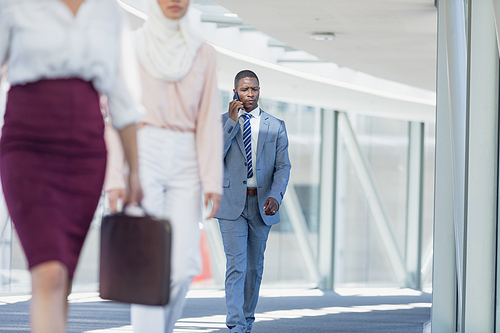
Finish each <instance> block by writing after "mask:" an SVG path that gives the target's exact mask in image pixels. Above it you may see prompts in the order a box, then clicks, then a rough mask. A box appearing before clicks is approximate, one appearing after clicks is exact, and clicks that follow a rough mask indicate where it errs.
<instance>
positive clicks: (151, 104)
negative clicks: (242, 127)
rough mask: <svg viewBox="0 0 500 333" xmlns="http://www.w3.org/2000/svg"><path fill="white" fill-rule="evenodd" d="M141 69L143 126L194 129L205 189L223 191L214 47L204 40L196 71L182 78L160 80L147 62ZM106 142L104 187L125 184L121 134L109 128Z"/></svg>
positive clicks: (117, 187)
mask: <svg viewBox="0 0 500 333" xmlns="http://www.w3.org/2000/svg"><path fill="white" fill-rule="evenodd" d="M140 72H141V84H142V105H143V106H144V107H145V113H144V115H143V117H142V118H141V119H140V120H139V124H141V125H145V124H147V125H151V126H156V127H161V128H166V129H169V130H173V131H181V132H193V133H195V137H196V152H197V158H198V165H199V170H200V179H201V183H202V186H203V190H204V192H205V193H216V194H222V121H221V111H220V100H219V98H220V97H219V91H218V89H217V82H216V54H215V50H214V49H213V48H212V47H211V46H210V45H208V44H207V43H203V44H202V45H201V47H200V48H199V50H198V54H197V55H196V57H195V59H194V62H193V65H192V66H191V70H190V71H189V72H188V74H187V75H186V76H185V77H183V78H182V79H180V80H179V81H177V82H167V81H164V80H160V79H156V78H154V77H152V76H151V75H150V74H149V73H148V72H146V70H145V69H144V68H142V66H141V69H140ZM106 143H107V146H108V170H107V175H106V183H105V188H106V190H111V189H122V188H125V182H124V179H123V169H124V155H123V151H122V149H121V145H120V142H119V139H118V135H117V133H116V132H114V131H113V130H112V128H111V127H110V126H107V129H106Z"/></svg>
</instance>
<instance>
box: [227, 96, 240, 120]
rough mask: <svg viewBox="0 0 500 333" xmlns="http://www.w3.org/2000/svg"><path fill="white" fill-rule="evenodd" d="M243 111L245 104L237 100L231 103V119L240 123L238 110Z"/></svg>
mask: <svg viewBox="0 0 500 333" xmlns="http://www.w3.org/2000/svg"><path fill="white" fill-rule="evenodd" d="M239 109H243V103H242V102H240V101H237V100H232V101H231V102H230V103H229V118H231V119H232V120H234V121H235V122H238V110H239Z"/></svg>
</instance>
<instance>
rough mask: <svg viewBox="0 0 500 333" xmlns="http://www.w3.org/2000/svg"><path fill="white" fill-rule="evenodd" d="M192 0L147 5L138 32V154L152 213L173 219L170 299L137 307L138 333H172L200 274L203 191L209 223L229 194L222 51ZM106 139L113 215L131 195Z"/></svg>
mask: <svg viewBox="0 0 500 333" xmlns="http://www.w3.org/2000/svg"><path fill="white" fill-rule="evenodd" d="M188 5H189V0H148V21H146V22H145V23H144V25H143V26H142V27H141V28H140V29H139V30H138V31H137V32H136V34H135V44H136V53H137V57H138V60H139V64H140V74H141V83H142V105H143V106H144V108H145V114H144V116H143V117H142V118H141V120H140V121H139V130H138V134H137V135H138V139H137V140H138V150H139V164H140V179H141V184H142V186H143V189H144V200H143V201H142V207H143V208H144V210H145V211H146V213H148V214H150V215H153V216H156V217H160V218H167V219H169V220H170V222H171V225H172V259H171V274H172V275H171V285H170V302H169V304H168V305H166V306H164V307H160V306H145V305H132V307H131V318H132V325H133V326H134V332H141V333H156V332H158V333H164V332H172V331H173V329H174V325H175V322H176V321H177V319H178V318H179V317H180V316H181V312H182V307H183V305H184V299H185V296H186V293H187V290H188V287H189V284H190V282H191V280H192V279H193V277H194V276H196V275H198V274H199V273H200V270H201V255H200V235H201V233H200V228H199V223H200V222H201V220H202V202H201V201H202V191H203V192H204V193H205V195H204V201H205V205H208V203H209V202H211V203H212V211H211V213H210V216H209V217H208V218H212V217H213V216H214V215H215V213H216V212H217V209H218V206H219V201H220V195H221V194H222V134H221V132H222V125H221V120H220V104H219V92H218V90H217V84H216V77H215V72H216V63H215V51H214V49H213V48H212V47H210V46H209V45H208V44H206V43H204V42H203V41H202V39H201V37H200V36H199V35H198V34H197V33H196V32H195V31H193V30H192V29H191V28H190V25H189V22H188V19H187V16H186V12H187V10H188ZM113 137H114V136H113V135H111V133H109V135H107V140H108V141H107V143H108V147H109V151H110V159H109V163H110V168H109V170H110V172H111V173H112V175H110V176H109V177H108V180H109V182H107V185H106V189H107V192H108V195H109V200H110V202H109V204H110V208H111V210H115V209H116V207H117V204H116V203H117V200H119V199H120V198H121V197H122V196H123V195H124V184H123V183H121V182H120V177H115V176H114V175H116V174H121V172H122V170H123V167H122V165H121V161H122V160H123V157H122V156H121V153H120V151H119V150H118V149H116V147H117V145H116V144H115V143H113V142H114V141H113Z"/></svg>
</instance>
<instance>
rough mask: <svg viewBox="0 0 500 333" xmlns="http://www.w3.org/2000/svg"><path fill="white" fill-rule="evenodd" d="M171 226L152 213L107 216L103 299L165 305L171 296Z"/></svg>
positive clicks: (101, 277) (103, 241) (103, 234)
mask: <svg viewBox="0 0 500 333" xmlns="http://www.w3.org/2000/svg"><path fill="white" fill-rule="evenodd" d="M170 251H171V227H170V223H169V222H168V221H167V220H160V219H157V218H154V217H152V216H148V215H146V216H140V217H138V216H128V215H125V214H123V213H115V214H111V215H106V216H104V217H103V219H102V224H101V258H100V270H99V292H100V296H101V298H103V299H109V300H113V301H118V302H124V303H134V304H145V305H165V304H167V303H168V301H169V296H170Z"/></svg>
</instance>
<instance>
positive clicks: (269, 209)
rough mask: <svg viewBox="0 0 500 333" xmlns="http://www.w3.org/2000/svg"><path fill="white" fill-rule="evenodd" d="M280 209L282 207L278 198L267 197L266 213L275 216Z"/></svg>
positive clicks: (265, 203)
mask: <svg viewBox="0 0 500 333" xmlns="http://www.w3.org/2000/svg"><path fill="white" fill-rule="evenodd" d="M278 209H280V206H279V205H278V201H276V199H274V198H271V197H269V198H267V199H266V202H264V215H270V216H273V215H274V214H276V213H277V212H278Z"/></svg>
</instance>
